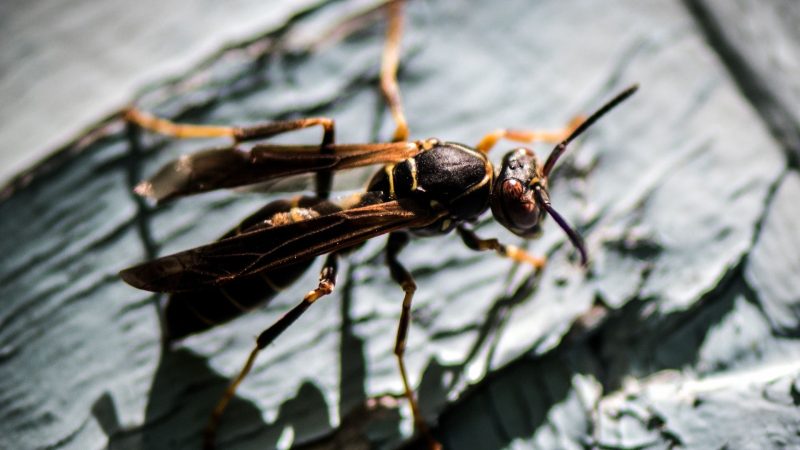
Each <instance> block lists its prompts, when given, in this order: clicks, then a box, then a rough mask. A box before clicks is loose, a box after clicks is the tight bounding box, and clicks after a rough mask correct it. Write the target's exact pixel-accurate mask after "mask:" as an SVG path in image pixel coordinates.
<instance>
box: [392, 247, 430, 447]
mask: <svg viewBox="0 0 800 450" xmlns="http://www.w3.org/2000/svg"><path fill="white" fill-rule="evenodd" d="M408 241H409V236H408V233H405V232H395V233H392V234H390V235H389V242H388V243H387V246H386V263H387V265H388V266H389V271H390V273H391V275H392V279H393V280H394V281H395V282H397V283H398V284H399V285H400V286H401V287H402V288H403V292H404V293H405V295H404V297H403V309H402V312H401V313H400V322H399V323H398V325H397V339H396V341H395V346H394V354H395V356H396V357H397V365H398V367H399V368H400V376H401V377H402V379H403V389H404V390H405V396H406V398H407V399H408V402H409V404H410V406H411V413H412V414H413V415H414V425H415V426H416V429H417V431H419V432H420V434H422V436H423V437H424V438H425V439H426V440H427V441H428V447H429V448H430V449H432V450H433V449H441V444H439V442H438V441H437V440H436V439H435V438H434V437H433V434H432V433H431V431H430V429H429V428H428V424H427V423H425V419H424V418H423V417H422V414H421V413H420V411H419V405H418V404H417V399H416V397H415V396H414V390H413V389H412V388H411V383H410V382H409V381H408V373H407V371H406V364H405V359H404V355H405V350H406V340H407V338H408V327H409V325H410V323H411V301H412V299H413V298H414V292H415V291H416V290H417V284H416V283H415V282H414V278H413V277H412V276H411V273H410V272H409V271H408V270H407V269H406V268H405V267H403V265H402V264H401V263H400V261H399V260H398V259H397V255H398V254H399V253H400V251H401V250H402V249H403V248H404V247H405V246H406V245H407V244H408Z"/></svg>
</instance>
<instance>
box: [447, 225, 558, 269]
mask: <svg viewBox="0 0 800 450" xmlns="http://www.w3.org/2000/svg"><path fill="white" fill-rule="evenodd" d="M457 230H458V234H459V235H460V236H461V240H463V241H464V244H465V245H466V246H467V247H469V248H471V249H473V250H477V251H484V250H494V251H496V252H497V254H499V255H500V256H503V257H506V258H510V259H512V260H514V261H517V262H521V263H525V264H530V265H532V266H533V267H535V268H537V269H542V268H543V267H544V266H545V264H546V263H547V259H546V258H544V257H538V256H533V255H531V254H530V253H528V252H526V251H525V250H523V249H521V248H519V247H515V246H513V245H505V244H501V243H500V242H499V241H498V240H497V239H481V238H480V237H478V235H477V234H475V232H474V231H472V230H470V229H468V228H465V227H463V226H459V227H458V228H457Z"/></svg>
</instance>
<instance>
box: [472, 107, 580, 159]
mask: <svg viewBox="0 0 800 450" xmlns="http://www.w3.org/2000/svg"><path fill="white" fill-rule="evenodd" d="M585 120H586V117H584V116H580V115H579V116H575V117H574V118H573V119H572V120H570V122H569V124H568V125H567V126H566V127H564V128H562V129H560V130H514V129H510V128H498V129H497V130H494V131H492V132H491V133H488V134H486V135H485V136H484V137H483V139H481V140H480V142H478V145H476V146H475V149H477V150H478V151H480V152H483V153H489V151H490V150H491V149H492V147H494V146H495V144H496V143H497V142H498V141H499V140H501V139H508V140H509V141H513V142H521V143H525V144H531V143H535V142H544V143H546V144H558V143H559V142H561V141H563V140H564V139H565V138H566V137H567V136H569V135H570V134H571V133H572V132H573V131H574V130H575V129H576V128H578V127H579V126H580V125H581V124H582V123H583V122H584V121H585Z"/></svg>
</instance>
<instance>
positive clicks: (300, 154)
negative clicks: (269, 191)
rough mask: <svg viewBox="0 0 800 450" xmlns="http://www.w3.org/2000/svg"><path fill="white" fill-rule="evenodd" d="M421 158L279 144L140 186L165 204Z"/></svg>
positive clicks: (399, 145) (376, 148) (406, 145)
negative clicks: (224, 190) (308, 175)
mask: <svg viewBox="0 0 800 450" xmlns="http://www.w3.org/2000/svg"><path fill="white" fill-rule="evenodd" d="M323 150H324V151H323ZM418 152H419V148H418V146H417V145H416V144H414V143H411V142H391V143H375V144H344V145H331V146H328V147H325V148H324V149H323V147H322V146H319V145H273V144H259V145H256V146H254V147H252V148H250V149H249V150H245V149H241V148H239V147H224V148H215V149H210V150H204V151H200V152H197V153H193V154H191V155H185V156H182V157H180V158H178V159H176V160H175V161H172V162H170V163H167V164H166V165H165V166H164V167H162V168H161V169H160V170H159V171H158V172H157V173H156V174H155V175H154V176H153V177H152V178H150V179H149V180H146V181H143V182H141V183H139V185H137V186H136V189H135V191H136V193H137V194H139V195H142V196H144V197H149V198H152V199H154V200H158V201H163V200H168V199H171V198H174V197H179V196H184V195H191V194H197V193H200V192H206V191H211V190H214V189H222V188H233V187H238V186H247V185H251V184H256V183H264V182H269V181H272V180H277V179H282V178H286V177H289V176H292V175H297V174H303V173H314V172H320V171H325V170H330V171H337V170H344V169H350V168H355V167H362V166H367V165H372V164H387V163H393V162H399V161H402V160H404V159H408V158H411V157H413V156H414V155H416V154H417V153H418Z"/></svg>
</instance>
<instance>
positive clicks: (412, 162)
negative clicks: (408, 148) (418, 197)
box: [406, 158, 417, 191]
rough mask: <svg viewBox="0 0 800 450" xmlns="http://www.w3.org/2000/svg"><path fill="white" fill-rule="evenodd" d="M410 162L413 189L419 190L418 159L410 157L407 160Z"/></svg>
mask: <svg viewBox="0 0 800 450" xmlns="http://www.w3.org/2000/svg"><path fill="white" fill-rule="evenodd" d="M406 162H407V163H408V170H409V171H410V172H411V190H412V191H416V190H417V160H415V159H414V158H408V159H407V160H406Z"/></svg>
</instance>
